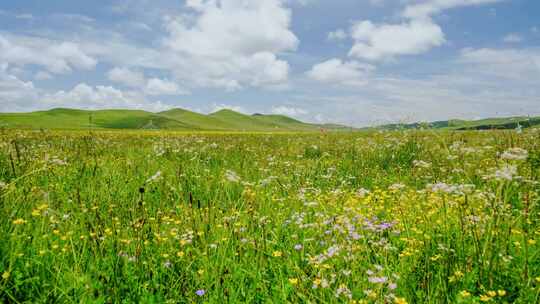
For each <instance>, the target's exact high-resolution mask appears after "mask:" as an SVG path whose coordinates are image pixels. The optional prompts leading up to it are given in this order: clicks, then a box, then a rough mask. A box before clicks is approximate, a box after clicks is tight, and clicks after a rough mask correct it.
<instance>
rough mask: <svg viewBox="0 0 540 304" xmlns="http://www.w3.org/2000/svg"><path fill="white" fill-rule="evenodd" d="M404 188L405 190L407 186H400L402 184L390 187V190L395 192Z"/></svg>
mask: <svg viewBox="0 0 540 304" xmlns="http://www.w3.org/2000/svg"><path fill="white" fill-rule="evenodd" d="M403 188H405V185H404V184H400V183H396V184H393V185H391V186H390V187H388V189H389V190H394V191H397V190H401V189H403Z"/></svg>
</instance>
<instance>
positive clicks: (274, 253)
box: [272, 251, 283, 257]
mask: <svg viewBox="0 0 540 304" xmlns="http://www.w3.org/2000/svg"><path fill="white" fill-rule="evenodd" d="M282 255H283V253H282V252H281V251H274V252H272V256H274V257H280V256H282Z"/></svg>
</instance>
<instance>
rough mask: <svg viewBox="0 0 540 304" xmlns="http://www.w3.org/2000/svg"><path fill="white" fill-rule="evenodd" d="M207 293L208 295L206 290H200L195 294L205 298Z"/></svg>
mask: <svg viewBox="0 0 540 304" xmlns="http://www.w3.org/2000/svg"><path fill="white" fill-rule="evenodd" d="M205 293H206V291H205V290H204V289H199V290H197V291H195V294H196V295H198V296H199V297H202V296H204V294H205Z"/></svg>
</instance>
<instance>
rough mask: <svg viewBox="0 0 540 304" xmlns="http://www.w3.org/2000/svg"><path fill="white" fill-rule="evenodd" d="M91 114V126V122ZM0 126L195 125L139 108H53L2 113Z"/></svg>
mask: <svg viewBox="0 0 540 304" xmlns="http://www.w3.org/2000/svg"><path fill="white" fill-rule="evenodd" d="M90 117H91V121H92V123H91V125H90ZM0 125H1V126H7V127H15V128H28V129H37V128H48V129H85V128H89V127H92V128H109V129H141V128H147V127H152V128H160V129H193V128H194V127H193V126H190V125H188V124H185V123H182V122H180V121H176V120H172V119H169V118H167V117H164V116H160V115H157V114H153V113H150V112H145V111H139V110H101V111H85V110H73V109H53V110H50V111H39V112H32V113H8V114H0Z"/></svg>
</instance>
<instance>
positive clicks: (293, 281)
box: [289, 278, 298, 285]
mask: <svg viewBox="0 0 540 304" xmlns="http://www.w3.org/2000/svg"><path fill="white" fill-rule="evenodd" d="M289 283H291V285H296V284H298V279H297V278H290V279H289Z"/></svg>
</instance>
